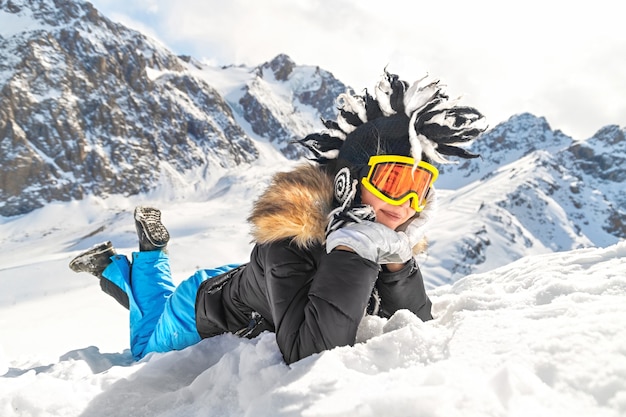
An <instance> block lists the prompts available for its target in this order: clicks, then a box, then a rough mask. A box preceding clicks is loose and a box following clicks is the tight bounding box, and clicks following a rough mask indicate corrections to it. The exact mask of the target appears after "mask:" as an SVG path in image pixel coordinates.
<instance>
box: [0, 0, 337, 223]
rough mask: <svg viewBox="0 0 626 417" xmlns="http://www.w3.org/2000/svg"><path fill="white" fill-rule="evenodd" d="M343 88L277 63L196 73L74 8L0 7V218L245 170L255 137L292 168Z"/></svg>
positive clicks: (254, 152) (20, 0)
mask: <svg viewBox="0 0 626 417" xmlns="http://www.w3.org/2000/svg"><path fill="white" fill-rule="evenodd" d="M225 78H232V79H237V80H238V82H237V83H236V85H235V86H234V87H232V88H231V89H230V90H228V91H227V92H224V91H221V90H219V89H218V88H216V86H215V80H216V79H217V80H222V79H225ZM229 85H230V84H229ZM279 87H280V88H279ZM345 88H346V87H345V86H344V85H343V84H342V83H341V82H339V81H338V80H336V79H335V78H334V77H333V76H332V74H330V73H328V72H327V71H324V70H321V69H320V68H317V67H299V66H297V65H296V64H295V63H294V62H293V61H292V60H291V59H289V57H287V56H284V55H280V56H278V57H276V58H275V59H273V60H272V61H270V62H267V63H265V64H262V65H260V66H259V67H257V68H241V67H237V68H221V69H216V68H208V67H206V66H203V65H201V64H199V63H197V62H195V61H194V60H193V59H191V58H189V57H177V56H175V55H174V54H172V53H171V52H170V51H169V50H167V49H166V48H164V47H163V46H162V45H160V44H158V43H157V42H155V41H154V40H151V39H150V38H147V37H146V36H144V35H143V34H141V33H138V32H136V31H133V30H130V29H128V28H126V27H124V26H122V25H119V24H116V23H114V22H112V21H110V20H109V19H107V18H106V17H104V16H102V15H101V14H100V13H99V12H98V11H97V10H96V9H95V8H94V7H93V6H92V5H91V4H90V3H87V2H83V1H80V0H76V1H73V0H10V1H0V215H3V216H12V215H17V214H23V213H26V212H29V211H31V210H33V209H35V208H38V207H41V206H42V205H44V204H46V203H47V202H50V201H68V200H73V199H81V198H83V197H84V196H85V195H87V194H93V195H107V194H111V193H116V194H125V195H132V194H137V193H141V192H146V191H149V190H151V189H154V188H155V187H156V186H157V185H158V184H160V183H162V182H163V181H170V182H171V181H174V182H176V181H179V182H187V183H188V182H190V181H191V182H193V181H201V180H206V178H207V176H210V175H217V174H218V173H219V172H221V170H223V169H228V168H232V167H234V166H237V165H239V164H246V163H251V162H253V161H255V160H256V159H257V158H258V156H259V150H258V146H257V145H256V144H255V140H259V139H261V140H266V141H269V142H271V143H272V144H273V145H274V146H275V147H276V148H277V149H280V150H281V151H282V152H283V153H284V155H286V156H287V157H289V158H298V157H300V156H301V155H302V153H301V152H300V151H298V150H297V149H295V148H294V147H293V145H291V144H290V141H291V140H293V139H296V138H300V137H302V135H303V134H306V133H307V132H310V131H311V130H312V129H313V128H318V127H321V123H320V121H319V117H320V116H329V115H332V114H333V112H334V106H333V100H334V98H335V97H336V95H337V94H338V92H341V91H344V90H345ZM225 94H228V96H226V95H225ZM190 173H193V175H190Z"/></svg>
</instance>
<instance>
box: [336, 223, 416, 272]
mask: <svg viewBox="0 0 626 417" xmlns="http://www.w3.org/2000/svg"><path fill="white" fill-rule="evenodd" d="M342 245H343V246H347V247H349V248H350V249H352V250H353V251H354V252H356V253H357V254H358V255H359V256H361V257H362V258H365V259H369V260H370V261H372V262H376V263H377V264H390V263H404V262H406V261H408V260H409V259H411V257H412V256H413V251H412V246H411V243H410V241H409V237H408V236H407V234H406V233H404V232H396V231H394V230H392V229H390V228H388V227H387V226H385V225H383V224H380V223H376V222H372V221H362V222H360V223H350V224H347V225H345V226H343V227H342V228H340V229H337V230H334V231H332V232H331V233H329V234H328V237H327V238H326V251H327V252H328V253H330V252H331V251H332V250H333V249H335V248H336V247H337V246H342Z"/></svg>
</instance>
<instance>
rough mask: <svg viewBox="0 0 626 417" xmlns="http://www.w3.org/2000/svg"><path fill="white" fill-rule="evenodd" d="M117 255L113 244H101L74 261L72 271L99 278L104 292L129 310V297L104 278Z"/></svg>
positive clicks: (71, 264)
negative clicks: (107, 268) (112, 259)
mask: <svg viewBox="0 0 626 417" xmlns="http://www.w3.org/2000/svg"><path fill="white" fill-rule="evenodd" d="M115 255H117V252H116V251H115V248H113V244H112V243H111V242H108V241H107V242H104V243H100V244H99V245H96V246H94V247H93V248H91V249H89V250H87V251H85V252H83V253H81V254H80V255H78V256H77V257H76V258H74V259H72V260H71V262H70V269H71V270H72V271H74V272H88V273H90V274H91V275H94V276H96V277H98V278H99V279H100V288H101V289H102V291H104V292H105V293H106V294H108V295H110V296H111V297H113V298H114V299H115V301H117V302H118V303H120V304H121V305H122V306H123V307H125V308H126V309H128V308H129V302H128V295H127V294H126V293H125V292H124V290H122V289H121V288H120V287H118V286H117V285H115V284H114V283H112V282H111V281H109V280H108V279H106V278H104V277H103V276H102V273H103V272H104V270H105V269H106V267H107V266H109V265H110V264H111V257H112V256H115Z"/></svg>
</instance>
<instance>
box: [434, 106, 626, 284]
mask: <svg viewBox="0 0 626 417" xmlns="http://www.w3.org/2000/svg"><path fill="white" fill-rule="evenodd" d="M625 133H626V130H625V129H620V128H619V127H618V126H606V127H604V128H602V129H600V130H599V131H598V132H597V133H596V134H595V135H594V136H593V137H592V138H590V139H588V140H586V141H579V142H576V141H573V140H572V139H571V138H569V137H568V136H565V135H564V134H563V133H561V132H560V131H558V130H557V131H553V130H552V129H551V128H550V126H549V125H548V123H547V122H546V120H545V119H543V118H538V117H535V116H533V115H531V114H520V115H516V116H513V117H511V118H510V119H509V120H508V121H507V122H505V123H502V124H500V125H498V126H496V127H494V128H493V129H491V130H490V131H488V132H487V133H486V134H484V135H483V136H482V137H481V138H479V139H478V140H476V142H475V143H474V144H473V145H472V151H476V152H477V153H480V154H481V158H479V159H473V160H469V161H464V162H462V163H461V164H458V165H446V166H443V167H441V170H440V171H441V177H440V178H441V179H440V180H438V182H437V185H438V186H439V187H440V188H442V189H444V190H446V192H445V193H442V194H443V195H444V198H443V199H442V201H441V210H440V212H439V217H438V219H437V222H435V224H434V225H433V226H432V231H431V233H430V239H431V249H430V253H431V256H430V257H429V258H428V259H427V260H426V261H425V262H424V263H425V265H426V267H432V268H435V269H436V270H438V271H439V273H438V274H437V276H438V277H439V279H443V282H450V281H454V280H456V279H458V278H460V277H462V276H465V275H467V274H470V273H474V272H484V271H488V270H490V269H492V268H494V267H497V266H501V265H505V264H507V263H509V262H511V261H514V260H516V259H519V258H520V257H522V256H526V255H531V254H539V253H546V252H552V251H564V250H571V249H576V248H582V247H591V246H596V247H605V246H607V245H610V244H613V243H616V242H618V241H620V240H623V239H624V238H626V196H625V194H624V192H623V187H624V184H625V182H626V165H624V161H625V160H626V139H625ZM437 282H438V283H440V282H441V281H439V280H437Z"/></svg>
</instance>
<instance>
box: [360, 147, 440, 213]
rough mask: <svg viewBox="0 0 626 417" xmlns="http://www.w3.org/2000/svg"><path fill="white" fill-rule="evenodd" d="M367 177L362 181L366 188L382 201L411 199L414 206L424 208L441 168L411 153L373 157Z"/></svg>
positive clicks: (398, 202) (419, 209) (394, 201)
mask: <svg viewBox="0 0 626 417" xmlns="http://www.w3.org/2000/svg"><path fill="white" fill-rule="evenodd" d="M368 165H369V167H370V169H369V172H368V174H367V177H365V178H363V179H362V180H361V182H362V184H363V185H364V186H365V188H366V189H367V190H368V191H370V192H371V193H372V194H374V195H375V196H376V197H378V198H380V199H381V200H383V201H385V202H387V203H389V204H393V205H396V206H399V205H401V204H404V203H405V202H406V201H407V200H409V199H410V200H411V208H413V210H415V211H422V210H423V209H424V206H425V201H426V195H427V194H428V190H429V189H430V187H431V186H432V185H433V183H434V182H435V180H436V179H437V176H438V175H439V171H438V170H437V168H435V167H434V166H432V165H430V164H429V163H427V162H424V161H420V162H418V163H417V165H415V160H414V159H413V158H410V157H408V156H397V155H379V156H372V157H371V158H370V160H369V162H368Z"/></svg>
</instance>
